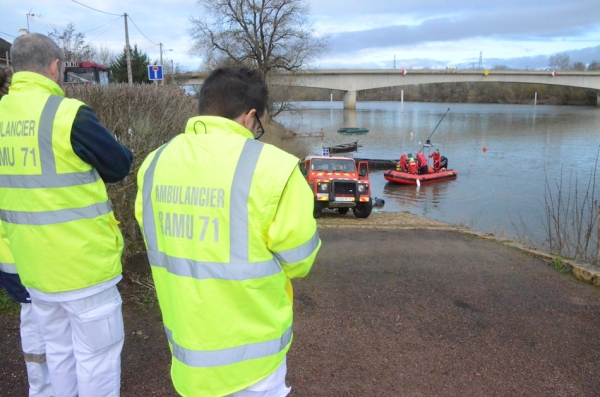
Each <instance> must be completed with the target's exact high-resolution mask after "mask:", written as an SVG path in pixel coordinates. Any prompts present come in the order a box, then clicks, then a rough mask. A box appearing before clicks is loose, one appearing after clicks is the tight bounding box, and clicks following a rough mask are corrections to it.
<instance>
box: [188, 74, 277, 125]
mask: <svg viewBox="0 0 600 397" xmlns="http://www.w3.org/2000/svg"><path fill="white" fill-rule="evenodd" d="M268 102H269V90H268V89H267V85H266V84H265V82H264V80H263V79H262V77H261V76H260V74H258V72H257V71H255V70H252V69H249V68H247V67H244V66H232V67H224V68H219V69H216V70H214V71H213V72H212V73H211V74H210V75H209V76H208V77H207V78H206V79H205V80H204V83H203V84H202V88H201V89H200V109H199V110H200V115H210V116H221V117H225V118H228V119H230V120H233V119H236V118H237V117H239V116H240V115H241V114H242V113H244V112H247V111H249V110H251V109H256V113H257V115H258V116H259V117H261V116H262V115H263V114H264V113H265V110H266V109H267V104H268Z"/></svg>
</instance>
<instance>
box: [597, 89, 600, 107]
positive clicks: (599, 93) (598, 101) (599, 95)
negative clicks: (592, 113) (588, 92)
mask: <svg viewBox="0 0 600 397" xmlns="http://www.w3.org/2000/svg"><path fill="white" fill-rule="evenodd" d="M596 95H597V96H596V106H600V92H598V93H597V94H596Z"/></svg>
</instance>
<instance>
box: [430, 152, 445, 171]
mask: <svg viewBox="0 0 600 397" xmlns="http://www.w3.org/2000/svg"><path fill="white" fill-rule="evenodd" d="M429 157H430V158H433V170H434V171H436V172H437V171H439V170H440V158H441V157H442V155H441V154H440V149H435V152H433V153H431V154H430V155H429Z"/></svg>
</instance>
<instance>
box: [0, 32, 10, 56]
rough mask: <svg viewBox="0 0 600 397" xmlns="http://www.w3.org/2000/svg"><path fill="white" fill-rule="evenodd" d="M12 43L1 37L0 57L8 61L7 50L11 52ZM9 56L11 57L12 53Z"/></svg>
mask: <svg viewBox="0 0 600 397" xmlns="http://www.w3.org/2000/svg"><path fill="white" fill-rule="evenodd" d="M11 45H12V44H10V43H9V42H8V41H6V40H4V39H1V38H0V59H3V60H5V61H6V52H7V51H9V52H10V47H11ZM9 57H10V55H9Z"/></svg>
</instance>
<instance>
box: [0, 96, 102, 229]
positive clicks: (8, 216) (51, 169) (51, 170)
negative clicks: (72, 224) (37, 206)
mask: <svg viewBox="0 0 600 397" xmlns="http://www.w3.org/2000/svg"><path fill="white" fill-rule="evenodd" d="M63 99H64V98H63V97H60V96H56V95H51V96H50V97H49V98H48V101H47V102H46V104H45V105H44V109H43V110H42V115H41V117H40V125H39V129H38V145H39V151H40V164H41V168H42V174H41V175H0V188H31V189H35V188H59V187H70V186H78V185H85V184H89V183H94V182H96V181H98V180H99V179H100V175H99V174H98V171H96V169H94V168H92V169H91V170H90V171H84V172H72V173H68V174H58V173H57V172H56V162H55V160H54V151H53V149H52V131H53V124H54V119H55V117H56V112H57V111H58V107H59V106H60V103H61V102H62V100H63ZM110 211H111V208H110V203H109V202H108V201H105V202H103V203H96V204H92V205H90V206H87V207H83V208H67V209H62V210H57V211H45V212H24V211H6V210H3V211H0V218H1V219H2V220H3V221H5V222H10V223H14V224H22V225H50V224H55V223H62V222H69V221H75V220H78V219H84V218H95V217H97V216H101V215H106V214H108V213H109V212H110Z"/></svg>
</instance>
